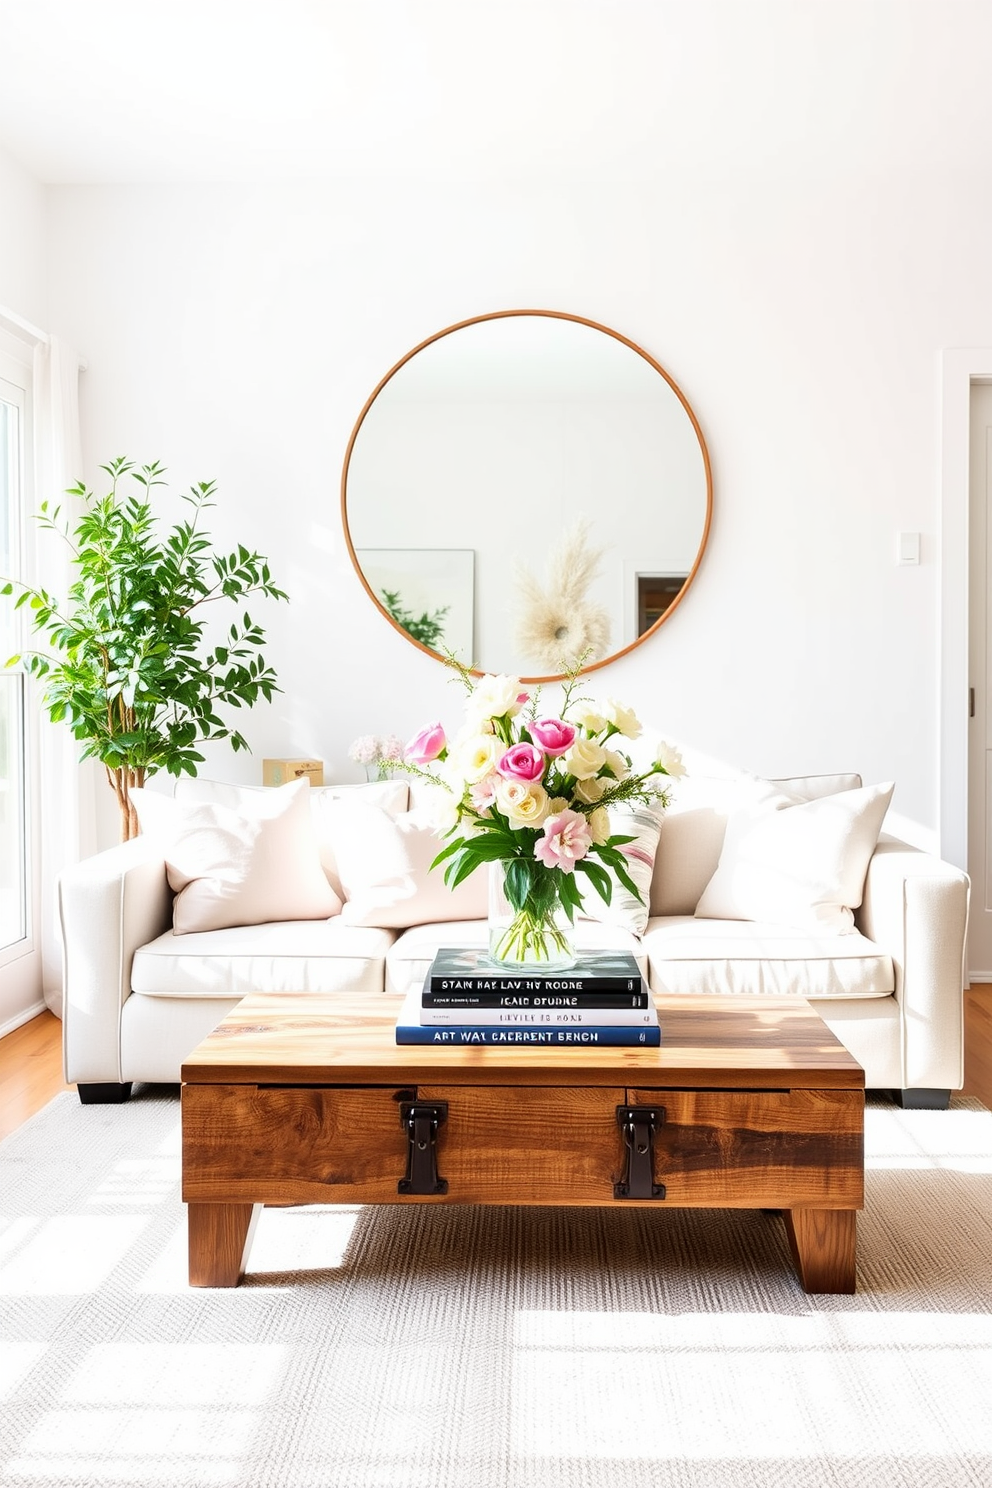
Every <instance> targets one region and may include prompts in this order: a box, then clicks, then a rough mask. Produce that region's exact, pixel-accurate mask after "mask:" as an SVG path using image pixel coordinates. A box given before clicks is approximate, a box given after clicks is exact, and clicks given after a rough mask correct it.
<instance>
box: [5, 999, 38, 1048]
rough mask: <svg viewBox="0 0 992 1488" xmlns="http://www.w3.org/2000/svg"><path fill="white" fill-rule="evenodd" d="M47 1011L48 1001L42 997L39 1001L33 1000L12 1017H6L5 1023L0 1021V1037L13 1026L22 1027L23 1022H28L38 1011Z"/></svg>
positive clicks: (35, 1016) (12, 1029) (13, 1027)
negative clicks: (27, 1006)
mask: <svg viewBox="0 0 992 1488" xmlns="http://www.w3.org/2000/svg"><path fill="white" fill-rule="evenodd" d="M47 1012H48V1003H47V1002H46V1001H45V999H44V998H43V997H42V998H41V1000H40V1001H39V1002H34V1003H32V1004H31V1006H30V1007H29V1008H25V1009H24V1011H23V1012H20V1013H15V1015H14V1017H13V1018H8V1019H7V1021H6V1023H0V1038H3V1037H4V1035H5V1034H8V1033H13V1032H14V1029H15V1028H22V1027H23V1026H24V1024H25V1023H30V1022H31V1019H32V1018H37V1016H38V1014H39V1013H47Z"/></svg>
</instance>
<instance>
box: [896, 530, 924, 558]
mask: <svg viewBox="0 0 992 1488" xmlns="http://www.w3.org/2000/svg"><path fill="white" fill-rule="evenodd" d="M919 561H920V534H919V533H918V532H900V534H899V562H900V563H919Z"/></svg>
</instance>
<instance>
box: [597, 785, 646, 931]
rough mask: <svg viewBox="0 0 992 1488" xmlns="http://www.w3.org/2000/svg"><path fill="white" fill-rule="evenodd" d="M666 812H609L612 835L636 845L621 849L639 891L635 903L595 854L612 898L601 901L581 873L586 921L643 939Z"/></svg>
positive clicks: (632, 809) (619, 809)
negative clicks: (614, 927) (607, 882)
mask: <svg viewBox="0 0 992 1488" xmlns="http://www.w3.org/2000/svg"><path fill="white" fill-rule="evenodd" d="M662 820H663V809H662V808H659V807H652V806H645V805H637V806H614V807H613V809H612V810H611V811H610V835H611V836H614V835H616V836H623V837H632V838H633V841H632V842H628V843H626V844H625V846H624V847H622V848H621V849H620V851H621V852H622V853H623V855H624V857H625V858H626V859H627V872H628V873H629V874H630V877H631V879H632V880H633V882H634V883H635V885H636V886H637V888H638V890H639V891H640V895H641V897H640V899H636V898H635V897H634V895H633V894H632V893H631V892H630V890H629V889H626V888H624V886H623V884H622V883H621V882H620V880H619V879H618V878H617V876H616V873H615V872H614V871H613V869H612V868H608V867H607V865H606V864H605V863H603V862H602V861H601V860H600V858H599V857H598V856H597V855H596V854H595V853H591V854H590V861H591V862H593V863H595V864H597V866H598V867H601V868H605V869H606V872H607V873H608V874H609V875H610V879H611V881H612V883H613V896H612V898H611V899H610V902H609V904H606V903H604V901H603V900H602V899H601V898H600V897H599V895H598V894H597V892H596V890H595V889H594V888H593V886H592V884H591V883H589V881H588V880H587V879H586V878H585V876H584V875H583V874H581V873H579V874H576V877H577V878H578V879H579V882H580V883H581V884H582V914H583V916H584V918H585V919H587V920H596V921H598V922H599V924H601V925H618V926H619V927H620V928H621V929H622V930H629V931H630V933H631V934H632V935H643V934H644V931H645V928H646V926H647V923H648V914H649V913H650V897H651V878H652V875H653V873H654V860H655V855H656V853H657V851H658V841H659V839H660V837H661V824H662Z"/></svg>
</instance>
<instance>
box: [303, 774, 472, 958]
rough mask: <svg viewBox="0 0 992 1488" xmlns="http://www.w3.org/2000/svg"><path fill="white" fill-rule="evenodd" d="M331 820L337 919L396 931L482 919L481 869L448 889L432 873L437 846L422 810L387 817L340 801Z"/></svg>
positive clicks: (441, 872) (373, 809)
mask: <svg viewBox="0 0 992 1488" xmlns="http://www.w3.org/2000/svg"><path fill="white" fill-rule="evenodd" d="M332 818H333V837H334V846H335V853H336V856H337V867H338V873H339V874H340V876H341V886H342V888H343V890H344V894H345V904H344V908H343V909H342V911H341V918H342V920H344V921H345V922H346V923H347V924H350V925H379V926H382V927H383V928H386V929H397V930H399V929H406V928H407V927H408V926H410V925H427V924H437V923H438V922H439V921H443V920H484V919H485V918H486V916H487V914H488V912H489V879H488V874H487V871H486V869H485V868H477V869H476V870H475V872H474V873H470V874H469V876H468V878H466V879H464V880H463V882H462V883H460V884H459V885H458V887H457V889H449V888H448V886H447V884H446V883H445V881H444V865H443V864H440V865H439V866H438V867H437V868H434V869H432V868H431V863H432V862H433V861H434V859H435V858H436V857H437V855H438V853H439V852H440V851H441V848H442V847H443V845H444V844H443V843H442V841H441V839H440V838H439V837H438V835H437V833H436V832H435V831H434V829H433V828H432V826H431V825H430V821H429V819H428V816H427V814H426V813H425V812H423V811H408V812H405V813H404V814H403V815H401V816H391V815H390V813H389V812H388V811H384V810H383V809H382V808H381V807H376V806H366V805H364V804H360V803H359V802H357V801H356V802H348V801H339V802H337V803H336V804H335V805H334V807H333V810H332Z"/></svg>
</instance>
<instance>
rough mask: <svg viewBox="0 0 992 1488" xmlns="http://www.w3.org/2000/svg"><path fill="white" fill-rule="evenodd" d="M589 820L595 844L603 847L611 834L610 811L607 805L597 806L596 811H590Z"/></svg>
mask: <svg viewBox="0 0 992 1488" xmlns="http://www.w3.org/2000/svg"><path fill="white" fill-rule="evenodd" d="M588 821H589V830H590V832H591V833H592V840H593V842H594V844H595V845H596V846H597V847H602V845H603V843H604V842H605V841H606V840H607V838H608V837H609V835H610V813H609V812H608V811H607V809H606V807H605V806H597V807H596V810H595V811H591V812H590V813H589V817H588Z"/></svg>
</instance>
